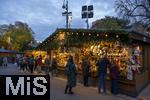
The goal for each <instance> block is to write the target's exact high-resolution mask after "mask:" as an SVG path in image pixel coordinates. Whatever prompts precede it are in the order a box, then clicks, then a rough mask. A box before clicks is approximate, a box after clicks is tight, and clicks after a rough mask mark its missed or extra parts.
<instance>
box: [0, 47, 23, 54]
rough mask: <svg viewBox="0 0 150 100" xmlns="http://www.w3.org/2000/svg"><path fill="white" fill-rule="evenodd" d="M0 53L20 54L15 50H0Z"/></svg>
mask: <svg viewBox="0 0 150 100" xmlns="http://www.w3.org/2000/svg"><path fill="white" fill-rule="evenodd" d="M0 53H11V54H21V52H18V51H15V50H6V49H3V48H1V49H0Z"/></svg>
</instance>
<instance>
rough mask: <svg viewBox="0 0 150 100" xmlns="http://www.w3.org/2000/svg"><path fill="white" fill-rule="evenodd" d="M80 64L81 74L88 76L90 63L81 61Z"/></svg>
mask: <svg viewBox="0 0 150 100" xmlns="http://www.w3.org/2000/svg"><path fill="white" fill-rule="evenodd" d="M81 66H82V74H83V76H89V70H90V65H89V64H88V62H86V61H83V62H82V65H81Z"/></svg>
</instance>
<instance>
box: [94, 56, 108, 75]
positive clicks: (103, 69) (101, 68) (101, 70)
mask: <svg viewBox="0 0 150 100" xmlns="http://www.w3.org/2000/svg"><path fill="white" fill-rule="evenodd" d="M96 65H97V66H98V76H100V75H102V74H103V75H106V74H107V68H108V66H109V65H110V62H109V60H108V59H107V58H102V59H101V60H99V61H98V62H97V64H96Z"/></svg>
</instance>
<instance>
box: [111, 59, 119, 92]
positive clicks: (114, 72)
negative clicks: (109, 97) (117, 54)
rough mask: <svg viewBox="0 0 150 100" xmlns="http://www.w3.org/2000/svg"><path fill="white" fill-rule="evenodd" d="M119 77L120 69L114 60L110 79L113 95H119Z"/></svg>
mask: <svg viewBox="0 0 150 100" xmlns="http://www.w3.org/2000/svg"><path fill="white" fill-rule="evenodd" d="M118 76H119V67H118V65H117V64H116V62H115V61H114V60H113V61H112V65H111V67H110V79H111V93H112V94H117V93H118V82H117V81H118Z"/></svg>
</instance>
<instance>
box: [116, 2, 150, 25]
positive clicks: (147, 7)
mask: <svg viewBox="0 0 150 100" xmlns="http://www.w3.org/2000/svg"><path fill="white" fill-rule="evenodd" d="M116 11H117V12H118V14H119V16H121V17H122V18H125V19H130V20H131V21H138V22H141V23H143V24H144V25H145V26H146V27H150V0H116Z"/></svg>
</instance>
